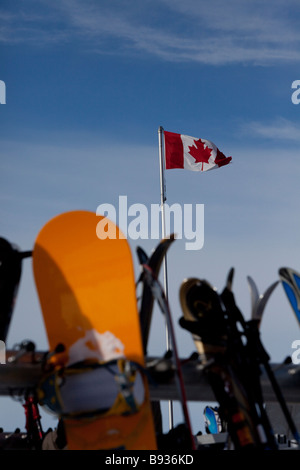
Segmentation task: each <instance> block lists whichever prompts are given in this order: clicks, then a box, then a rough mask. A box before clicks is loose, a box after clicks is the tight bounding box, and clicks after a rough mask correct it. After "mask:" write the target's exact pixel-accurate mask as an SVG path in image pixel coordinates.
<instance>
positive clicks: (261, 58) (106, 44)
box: [0, 0, 300, 430]
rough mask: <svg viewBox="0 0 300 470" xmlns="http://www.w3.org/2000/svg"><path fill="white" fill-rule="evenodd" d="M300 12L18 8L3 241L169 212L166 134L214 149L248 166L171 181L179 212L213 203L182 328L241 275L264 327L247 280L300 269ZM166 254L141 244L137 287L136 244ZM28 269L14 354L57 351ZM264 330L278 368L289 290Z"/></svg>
mask: <svg viewBox="0 0 300 470" xmlns="http://www.w3.org/2000/svg"><path fill="white" fill-rule="evenodd" d="M299 16H300V6H299V2H297V1H296V0H288V1H283V0H275V1H273V2H268V1H266V0H265V1H250V0H247V1H246V0H242V1H240V0H239V1H238V0H229V1H228V2H226V8H225V6H224V2H222V1H220V0H219V1H218V0H210V1H200V2H199V1H197V0H186V1H185V2H181V1H178V0H151V1H148V0H143V1H142V2H141V1H137V0H133V1H131V2H125V1H111V0H110V1H108V0H107V1H102V0H101V1H95V0H89V1H86V2H80V1H78V0H60V1H57V0H56V1H55V0H54V1H52V2H49V1H46V0H38V1H35V0H27V1H26V2H24V1H21V0H16V1H14V2H11V1H8V0H2V1H1V4H0V25H1V26H0V42H1V48H0V80H3V81H4V82H5V84H6V104H5V105H1V108H0V136H1V153H0V167H1V171H0V182H1V191H0V234H1V236H3V237H5V238H7V239H8V240H10V241H11V242H14V243H16V244H17V245H19V247H20V248H21V249H22V250H28V249H31V248H32V247H33V244H34V240H35V238H36V236H37V234H38V232H39V230H40V229H41V228H42V226H43V225H44V224H45V223H46V222H47V221H48V220H49V219H51V218H52V217H54V216H55V215H57V214H59V213H61V212H65V211H68V210H75V209H87V210H91V211H93V212H96V209H97V206H98V205H100V204H102V203H111V204H114V205H115V206H116V207H118V198H119V196H120V195H126V196H127V197H128V204H134V203H142V204H145V205H146V206H147V207H150V205H151V204H157V203H159V200H160V192H159V191H160V188H159V161H158V135H157V130H158V127H159V126H163V127H164V128H165V129H166V130H168V131H171V132H178V133H182V134H187V135H191V136H195V137H200V138H205V139H209V140H211V141H213V142H214V143H215V144H216V145H217V146H218V147H219V148H220V150H222V151H223V152H224V153H225V155H226V156H232V158H233V160H232V164H230V165H228V166H227V167H224V168H221V169H220V170H217V171H213V172H208V173H204V174H199V173H194V172H188V171H183V170H170V171H168V172H166V184H167V202H168V203H169V204H170V205H171V204H173V203H180V204H185V203H192V204H197V203H199V204H205V242H204V247H203V249H202V250H199V251H197V252H192V251H189V252H188V251H186V250H185V249H184V241H183V240H177V241H176V242H175V243H174V244H173V246H172V248H171V249H170V252H169V256H168V267H169V294H170V303H171V308H172V312H173V315H174V322H175V323H176V324H177V320H178V318H179V317H180V315H181V313H180V306H179V301H178V291H179V287H180V283H181V282H182V281H183V279H184V278H186V277H191V276H197V277H200V278H205V279H207V280H208V281H210V282H211V283H212V284H213V285H215V286H216V287H217V288H218V289H219V290H221V289H222V288H223V286H224V283H225V278H226V275H227V272H228V270H229V269H230V267H231V266H233V267H235V270H236V273H235V279H234V293H235V296H236V300H237V302H238V304H239V306H240V308H241V309H242V311H243V313H244V315H245V317H246V318H249V315H250V295H249V289H248V285H247V281H246V276H247V275H251V276H252V277H253V279H254V280H255V282H256V283H257V285H258V288H259V290H260V291H264V290H265V289H266V288H267V287H268V286H269V285H270V284H271V283H272V282H274V281H275V280H277V279H278V269H279V268H280V267H281V266H290V267H293V268H295V269H296V270H297V269H298V270H300V267H299V265H300V259H299V229H300V221H299V209H298V200H299V184H298V175H299V174H300V171H299V170H300V162H299V143H300V127H299V124H300V106H297V105H295V104H293V103H292V100H291V96H292V92H293V90H292V88H291V86H292V82H293V81H294V80H297V79H300V76H299V62H300V47H299V46H300V32H299V27H298V25H299ZM156 242H157V241H156V240H138V241H132V240H129V243H130V245H131V248H132V254H133V258H134V263H135V267H136V274H137V276H138V272H139V271H138V265H137V260H136V255H135V249H136V246H137V245H139V244H140V245H141V246H143V247H144V248H145V249H146V250H147V251H148V252H150V251H151V250H152V248H154V246H155V244H156ZM23 268H24V269H23V276H22V282H21V285H20V290H19V296H18V299H17V304H16V308H15V311H14V316H13V320H12V323H11V328H10V331H9V336H8V340H7V343H8V344H7V347H8V348H10V347H12V346H13V345H14V344H15V343H17V342H20V341H22V340H23V339H24V338H30V339H32V340H33V341H35V343H36V345H37V348H38V349H46V348H47V338H46V334H45V331H44V326H43V321H42V315H41V311H40V308H39V303H38V299H37V294H36V291H35V286H34V282H33V276H32V270H31V262H30V260H25V261H24V266H23ZM154 322H155V325H156V326H157V328H156V329H155V331H154V332H152V335H151V338H150V348H151V351H150V352H151V353H152V354H154V355H155V354H158V355H159V354H163V353H164V347H163V346H162V345H163V344H164V343H163V340H162V336H163V333H160V331H163V328H158V326H159V325H162V324H163V320H162V318H161V315H160V312H158V311H157V312H156V313H155V316H154ZM176 328H177V329H176V333H177V338H178V347H179V352H180V353H181V355H182V356H185V355H189V354H190V353H191V352H192V351H193V343H192V341H191V338H190V337H189V336H188V334H187V333H186V332H184V331H181V330H179V327H176ZM261 331H262V340H263V342H264V344H265V346H266V348H267V350H268V352H269V353H270V356H271V359H272V360H273V361H274V362H277V361H281V360H282V359H284V358H285V356H287V355H288V354H291V343H292V341H293V340H295V339H297V338H298V335H299V326H298V323H297V322H296V320H295V318H294V316H293V312H292V311H291V309H290V306H289V304H288V302H287V300H286V298H285V294H284V292H283V289H282V287H281V286H278V287H277V288H276V290H275V292H274V293H273V295H272V297H271V299H270V301H269V303H268V304H267V307H266V310H265V314H264V320H263V323H262V330H261ZM1 400H2V401H3V402H5V404H6V406H5V407H4V406H3V407H2V410H1V414H2V417H1V420H0V425H1V426H2V427H4V428H6V429H7V428H10V430H11V429H12V428H13V427H16V426H19V427H22V423H21V422H20V420H21V421H22V419H23V417H22V416H23V415H22V412H23V411H22V409H21V407H20V405H19V404H16V403H14V402H13V403H12V400H11V399H1ZM11 410H13V411H11ZM201 413H202V408H201V407H200V411H199V423H200V427H201V420H202V415H201ZM47 419H48V418H45V420H47ZM51 419H52V418H51ZM50 422H51V423H53V420H52V421H51V420H50ZM52 425H53V424H52ZM196 425H197V423H196ZM46 427H47V426H46Z"/></svg>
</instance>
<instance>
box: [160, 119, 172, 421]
mask: <svg viewBox="0 0 300 470" xmlns="http://www.w3.org/2000/svg"><path fill="white" fill-rule="evenodd" d="M163 132H164V129H163V127H162V126H160V127H159V128H158V146H159V168H160V206H161V231H162V238H165V237H166V221H165V201H166V199H167V196H166V181H165V171H164V170H165V163H164V151H163ZM163 271H164V289H165V295H166V299H167V300H168V270H167V255H166V254H165V256H164V259H163ZM166 345H167V350H170V349H171V342H170V336H169V331H168V327H167V325H166ZM169 427H170V429H172V428H173V406H172V401H169Z"/></svg>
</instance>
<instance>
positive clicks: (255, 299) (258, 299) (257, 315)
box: [247, 276, 279, 326]
mask: <svg viewBox="0 0 300 470" xmlns="http://www.w3.org/2000/svg"><path fill="white" fill-rule="evenodd" d="M247 281H248V285H249V289H250V295H251V318H252V320H257V321H258V326H260V324H261V321H262V316H263V312H264V310H265V308H266V304H267V302H268V300H269V298H270V296H271V294H272V292H273V291H274V289H275V287H276V286H277V285H278V284H279V281H275V282H273V283H272V284H271V285H270V286H269V287H268V288H267V289H266V290H265V292H264V293H263V294H259V291H258V288H257V285H256V283H255V282H254V280H253V279H252V277H251V276H247Z"/></svg>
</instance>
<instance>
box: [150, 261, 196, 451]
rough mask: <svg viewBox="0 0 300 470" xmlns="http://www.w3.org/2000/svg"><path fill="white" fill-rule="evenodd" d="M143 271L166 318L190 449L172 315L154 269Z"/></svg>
mask: <svg viewBox="0 0 300 470" xmlns="http://www.w3.org/2000/svg"><path fill="white" fill-rule="evenodd" d="M143 273H144V276H143V281H144V283H145V284H147V286H148V287H149V289H150V291H151V293H152V297H153V299H154V300H156V301H157V303H158V305H159V307H160V310H161V312H162V313H163V315H164V316H165V319H166V324H167V328H168V333H169V336H170V342H171V347H172V354H171V358H172V361H173V365H174V370H175V378H176V382H177V389H178V394H179V398H180V403H181V407H182V412H183V417H184V421H185V426H186V430H187V432H188V434H189V437H190V448H191V449H192V450H195V449H196V443H195V439H194V436H193V432H192V427H191V423H190V418H189V412H188V407H187V398H186V392H185V386H184V381H183V375H182V368H181V363H180V359H179V356H178V352H177V343H176V338H175V332H174V326H173V321H172V316H171V312H170V308H169V304H168V300H167V298H166V296H165V293H164V290H163V288H162V286H161V284H160V282H159V281H158V279H157V277H156V275H155V273H154V271H153V270H152V269H151V267H150V266H149V265H147V264H144V265H143Z"/></svg>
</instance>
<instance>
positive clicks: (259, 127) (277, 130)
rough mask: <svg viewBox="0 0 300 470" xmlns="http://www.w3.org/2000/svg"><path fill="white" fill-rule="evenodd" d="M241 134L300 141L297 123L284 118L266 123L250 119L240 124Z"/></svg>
mask: <svg viewBox="0 0 300 470" xmlns="http://www.w3.org/2000/svg"><path fill="white" fill-rule="evenodd" d="M241 130H242V133H243V134H247V135H248V136H249V135H252V136H259V137H262V138H266V139H271V140H273V141H278V140H280V141H286V142H287V143H288V142H290V143H292V142H300V128H299V125H297V124H295V123H294V122H292V121H289V120H288V119H285V118H276V119H275V120H274V121H272V122H269V123H266V122H259V121H251V122H248V123H245V124H243V125H242V126H241Z"/></svg>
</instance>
